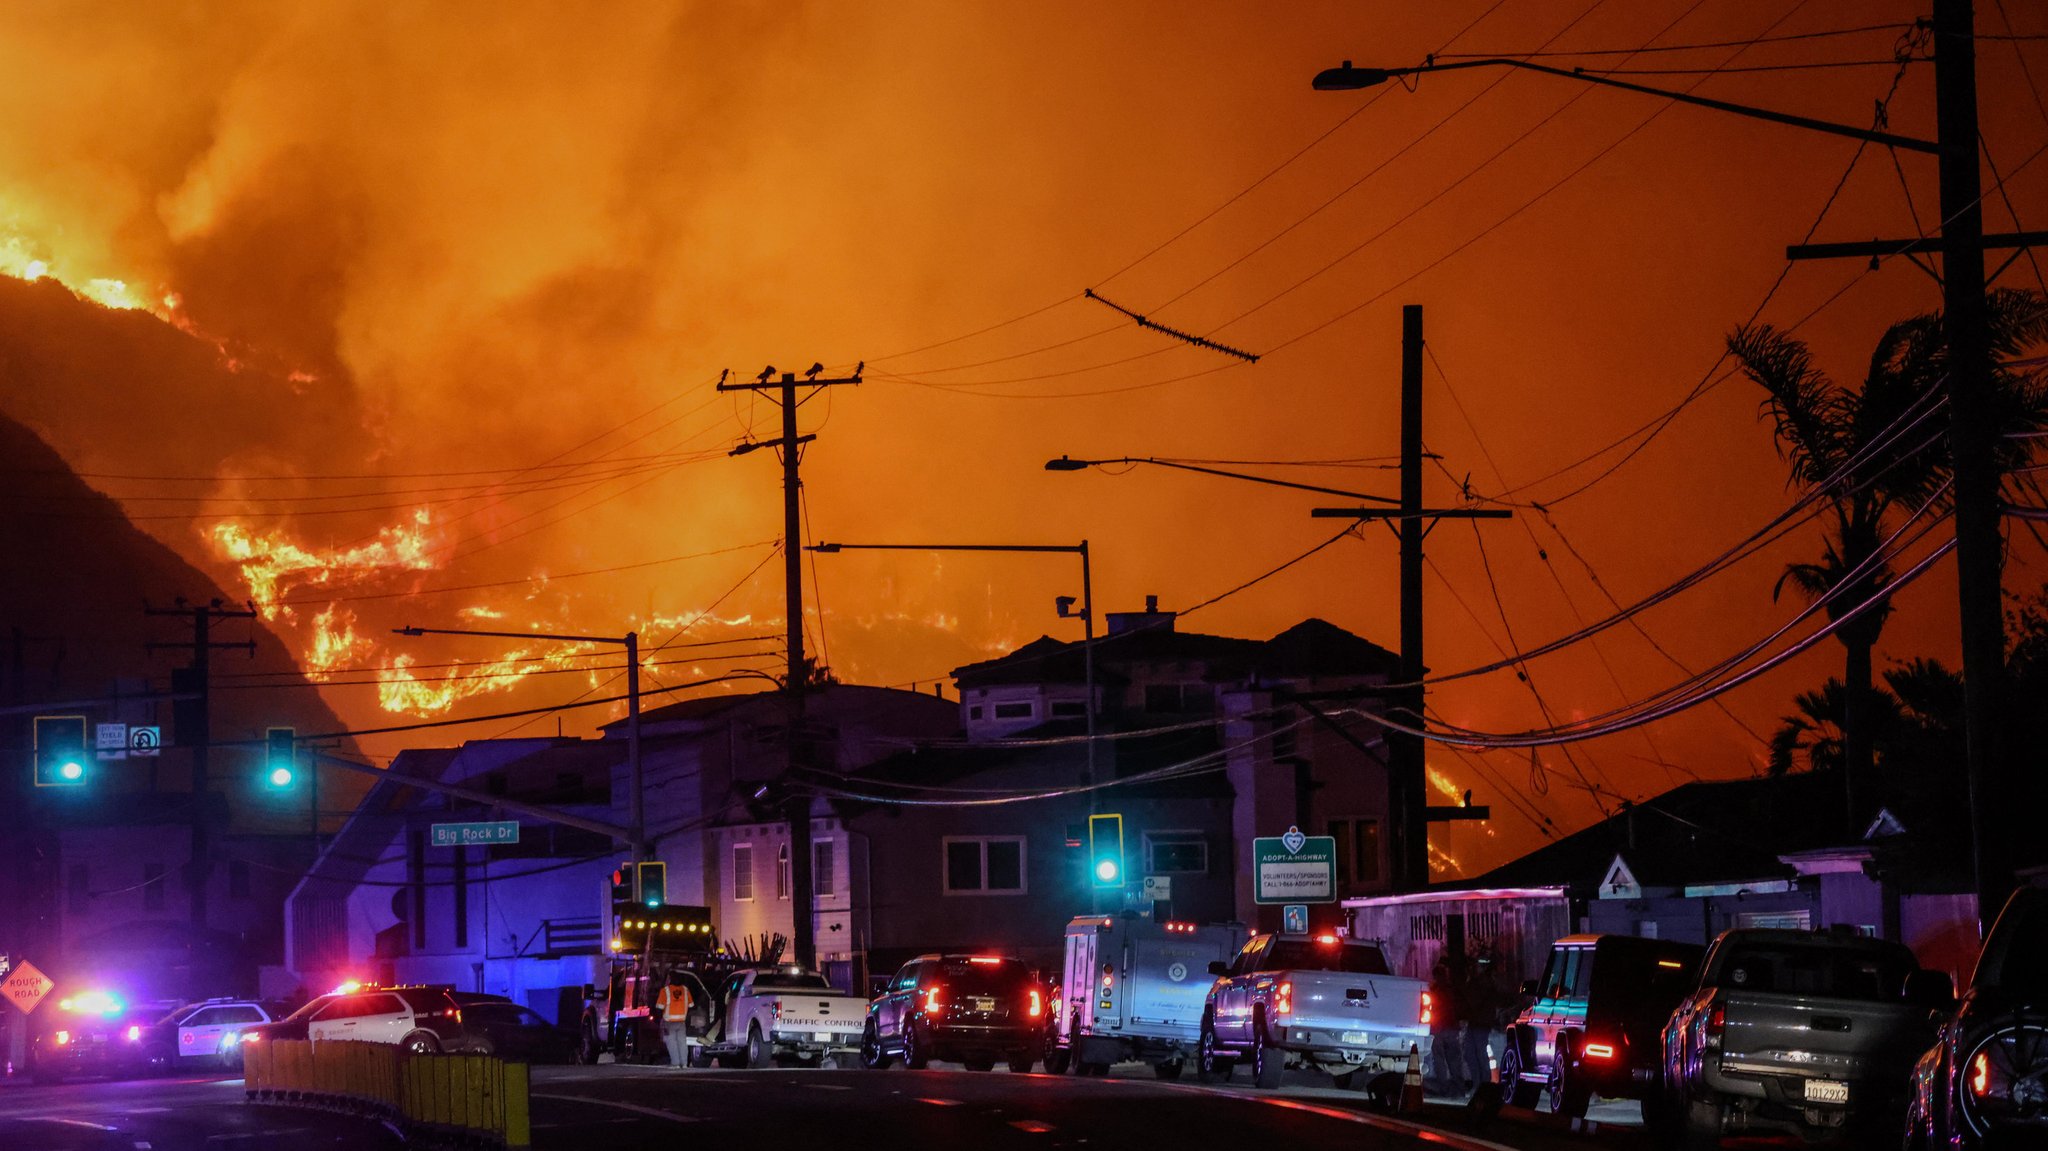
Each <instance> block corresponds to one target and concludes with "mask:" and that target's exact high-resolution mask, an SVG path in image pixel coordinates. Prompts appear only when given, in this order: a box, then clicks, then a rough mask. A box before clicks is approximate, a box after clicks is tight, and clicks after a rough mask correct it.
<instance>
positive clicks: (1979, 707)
mask: <svg viewBox="0 0 2048 1151" xmlns="http://www.w3.org/2000/svg"><path fill="white" fill-rule="evenodd" d="M1926 27H1927V28H1928V29H1929V30H1930V32H1931V33H1932V36H1931V40H1932V43H1933V46H1934V53H1933V63H1934V105H1935V109H1934V111H1935V116H1934V118H1935V128H1936V131H1935V136H1936V138H1935V139H1934V140H1923V139H1917V138H1915V137H1911V136H1901V135H1897V134H1895V133H1891V132H1879V131H1876V130H1873V129H1864V128H1857V127H1854V126H1852V125H1848V124H1836V123H1832V122H1830V121H1826V120H1816V119H1813V118H1811V117H1807V116H1794V115H1790V114H1788V113H1785V112H1778V111H1775V110H1772V109H1769V108H1758V107H1754V106H1752V105H1748V104H1737V103H1733V102H1731V101H1727V100H1715V99H1712V98H1709V97H1705V96H1695V95H1692V94H1691V93H1687V92H1674V91H1670V90H1668V89H1664V88H1653V87H1650V86H1648V85H1644V84H1633V83H1629V82H1627V81H1624V80H1617V79H1614V78H1612V77H1609V76H1601V75H1595V74H1591V73H1588V72H1585V71H1582V70H1578V69H1571V70H1567V69H1563V68H1552V67H1549V66H1547V65H1543V64H1537V63H1534V62H1533V61H1529V60H1516V59H1510V58H1501V57H1494V58H1488V59H1481V60H1456V61H1451V62H1449V63H1444V64H1439V63H1437V62H1436V61H1435V60H1434V59H1428V60H1425V62H1424V63H1422V64H1420V65H1417V66H1414V67H1408V68H1355V67H1353V66H1352V64H1351V62H1350V61H1349V60H1346V61H1345V62H1344V63H1343V65H1342V66H1340V67H1336V68H1328V69H1325V70H1323V71H1322V72H1319V73H1317V74H1316V77H1315V79H1314V81H1313V84H1312V86H1313V87H1314V88H1315V90H1317V91H1319V92H1342V91H1352V90H1356V89H1359V88H1369V87H1372V86H1374V85H1377V84H1384V83H1386V82H1387V81H1388V80H1390V79H1393V78H1395V77H1399V76H1414V75H1420V74H1422V73H1425V72H1448V71H1453V70H1457V69H1464V68H1486V67H1500V68H1520V69H1522V70H1524V71H1528V72H1541V73H1543V74H1545V75H1549V76H1562V77H1565V78H1567V79H1571V80H1580V81H1583V82H1585V83H1588V84H1600V85H1604V86H1606V87H1609V88H1620V89H1623V90H1625V91H1630V92H1641V93H1643V94H1645V95H1651V96H1659V97H1662V98H1664V99H1666V100H1675V101H1678V102H1680V103H1684V104H1693V105H1697V106H1699V107H1703V108H1712V109H1714V110H1716V111H1721V112H1732V113H1734V114H1735V115H1738V116H1746V117H1748V118H1750V119H1754V120H1765V121H1769V122H1771V123H1776V124H1785V125H1789V126H1791V127H1795V128H1805V129H1807V130H1809V131H1814V132H1822V133H1826V134H1828V135H1832V136H1844V137H1847V138H1849V139H1852V140H1862V141H1866V142H1869V143H1874V144H1883V145H1885V146H1886V147H1890V148H1903V149H1905V150H1907V151H1911V152H1921V153H1926V154H1929V155H1933V156H1935V157H1936V159H1937V163H1938V167H1939V179H1940V205H1939V210H1938V212H1937V216H1936V218H1937V221H1938V227H1939V231H1940V238H1939V241H1938V243H1939V248H1940V251H1941V257H1942V260H1941V262H1942V276H1941V287H1942V322H1943V328H1944V329H1945V333H1944V334H1945V336H1946V339H1947V342H1948V345H1949V356H1950V361H1951V367H1950V370H1949V372H1948V378H1947V392H1948V399H1949V435H1948V439H1949V458H1950V468H1951V471H1952V472H1953V475H1954V484H1955V495H1954V500H1955V517H1956V593H1957V601H1958V603H1957V617H1958V628H1957V630H1958V632H1959V637H1960V639H1961V641H1962V656H1963V687H1964V691H1963V712H1964V717H1963V726H1964V741H1963V744H1964V758H1965V762H1966V766H1967V775H1968V780H1969V803H1970V832H1971V866H1972V870H1973V871H1974V873H1975V880H1976V886H1977V897H1978V914H1979V917H1980V920H1981V921H1982V925H1983V926H1984V927H1985V928H1987V929H1988V928H1989V926H1990V917H1991V916H1992V915H1994V914H1995V913H1996V910H1997V909H1998V908H1999V907H2000V906H2002V905H2003V903H2004V901H2005V894H2006V892H2008V891H2010V890H2011V888H2012V882H2013V876H2012V866H2013V861H2012V858H2011V852H2010V846H2011V840H2012V825H2011V823H2010V822H2009V820H2010V815H2009V813H2008V812H2006V811H2004V810H2001V809H2000V808H1999V807H1998V804H1997V801H1996V800H1995V799H1994V798H1993V797H1994V796H1997V795H1999V794H2001V793H2002V792H2004V790H2005V785H2006V784H2007V782H2008V778H2009V775H2010V771H2009V768H2008V766H2007V763H2006V760H2007V758H2008V757H2009V756H2010V755H2011V753H2012V748H2011V747H2010V746H2009V741H2008V739H2007V737H2006V734H2005V732H2004V730H2003V729H2004V723H2003V721H2002V720H2001V718H2000V716H1999V714H1998V706H1999V705H1998V700H1999V698H2000V697H2001V695H2002V693H2003V691H2004V685H2003V682H2002V681H2003V680H2004V678H2005V664H2004V661H2005V620H2004V617H2003V615H2002V612H2003V602H2002V595H2003V591H2002V587H2001V577H2000V569H2001V567H2002V565H2003V562H2004V554H2003V548H2004V541H2003V538H2002V536H2001V534H2000V517H2001V515H2002V513H2001V510H2000V507H1999V476H1998V473H1997V471H1996V469H1995V468H1994V467H1993V465H1992V455H1993V453H1992V451H1991V448H1992V446H1993V444H1994V442H1995V441H1994V438H1993V436H1994V429H1993V426H1992V415H1991V412H1990V408H1991V402H1990V396H1989V395H1988V394H1987V393H1988V392H1989V390H1990V366H1991V351H1990V336H1989V331H1988V327H1987V318H1986V315H1985V306H1984V289H1985V276H1984V252H1985V250H1986V249H1988V248H1994V247H1995V248H2013V247H2022V246H2027V245H2031V244H2038V243H2040V242H2041V241H2042V237H2041V236H2040V234H2039V233H2024V232H2021V233H2005V234H1999V235H1986V234H1985V233H1984V216H1983V199H1984V196H1983V190H1982V176H1981V174H1980V173H1979V171H1978V127H1977V54H1976V15H1975V13H1974V11H1973V9H1972V3H1971V0H1933V11H1932V14H1931V18H1930V19H1928V21H1927V23H1926ZM1915 250H1925V243H1924V238H1923V239H1922V240H1896V241H1893V240H1885V241H1872V242H1871V243H1869V244H1831V245H1821V246H1818V247H1808V246H1797V247H1793V248H1788V249H1787V250H1786V255H1787V257H1788V258H1791V259H1809V258H1827V257H1832V256H1871V257H1873V258H1875V257H1878V256H1883V255H1889V254H1893V253H1898V252H1906V251H1915Z"/></svg>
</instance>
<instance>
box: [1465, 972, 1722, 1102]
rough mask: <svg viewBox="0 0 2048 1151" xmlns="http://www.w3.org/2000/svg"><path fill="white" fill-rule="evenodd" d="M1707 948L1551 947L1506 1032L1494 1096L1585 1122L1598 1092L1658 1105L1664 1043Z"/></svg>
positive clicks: (1529, 984)
mask: <svg viewBox="0 0 2048 1151" xmlns="http://www.w3.org/2000/svg"><path fill="white" fill-rule="evenodd" d="M1705 955H1706V948H1704V947H1700V946H1698V945H1697V944H1692V943H1674V942H1671V941H1669V940H1662V939H1639V938H1637V937H1635V936H1633V935H1570V936H1566V937H1565V938H1563V939H1560V940H1558V941H1557V942H1556V943H1555V944H1553V945H1552V946H1551V950H1550V963H1549V964H1548V965H1547V966H1546V967H1545V968H1544V969H1543V978H1542V979H1539V980H1534V981H1532V982H1529V983H1525V984H1523V985H1522V995H1523V997H1524V998H1525V999H1527V1000H1528V1001H1529V1004H1528V1006H1527V1007H1524V1008H1523V1009H1522V1011H1521V1013H1520V1014H1519V1015H1517V1016H1516V1017H1515V1021H1514V1022H1513V1023H1512V1024H1510V1025H1509V1026H1508V1029H1507V1042H1506V1044H1505V1049H1504V1050H1503V1051H1502V1052H1501V1059H1500V1097H1501V1101H1502V1102H1504V1103H1508V1104H1511V1105H1513V1106H1516V1107H1533V1106H1535V1105H1536V1099H1537V1096H1538V1094H1539V1093H1542V1092H1544V1091H1546V1090H1547V1091H1548V1092H1549V1096H1550V1109H1551V1110H1552V1111H1555V1112H1557V1113H1559V1114H1561V1115H1569V1116H1571V1117H1573V1118H1581V1117H1583V1116H1584V1115H1585V1114H1586V1105H1587V1104H1588V1103H1590V1102H1591V1101H1592V1097H1593V1096H1594V1095H1595V1094H1598V1095H1602V1096H1605V1097H1607V1098H1610V1099H1645V1098H1654V1097H1655V1096H1656V1093H1657V1083H1658V1078H1657V1073H1658V1067H1659V1066H1660V1063H1661V1060H1662V1057H1663V1046H1662V1041H1661V1039H1660V1036H1661V1035H1662V1033H1663V1030H1664V1023H1665V1021H1666V1020H1668V1019H1670V1018H1671V1011H1672V1009H1673V1008H1675V1007H1677V1006H1678V1005H1679V1003H1680V1002H1682V1001H1683V1000H1684V999H1685V997H1686V995H1687V994H1689V993H1690V992H1691V991H1692V988H1693V984H1694V982H1695V981H1696V980H1697V977H1698V975H1699V968H1700V960H1701V959H1702V958H1703V957H1704V956H1705Z"/></svg>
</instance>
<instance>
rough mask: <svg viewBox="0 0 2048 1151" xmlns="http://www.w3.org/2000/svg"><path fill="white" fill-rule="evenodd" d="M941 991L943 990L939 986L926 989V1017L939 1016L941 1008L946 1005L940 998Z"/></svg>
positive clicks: (934, 985) (935, 985)
mask: <svg viewBox="0 0 2048 1151" xmlns="http://www.w3.org/2000/svg"><path fill="white" fill-rule="evenodd" d="M941 990H942V988H940V987H939V986H938V985H937V984H933V985H932V986H930V987H927V988H925V990H924V1013H925V1014H926V1015H937V1014H938V1013H939V1008H940V1007H941V1006H943V1005H944V1003H945V1001H944V1000H943V999H941V998H940V997H939V992H940V991H941Z"/></svg>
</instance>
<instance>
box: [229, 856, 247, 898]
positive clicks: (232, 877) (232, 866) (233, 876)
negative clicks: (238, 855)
mask: <svg viewBox="0 0 2048 1151" xmlns="http://www.w3.org/2000/svg"><path fill="white" fill-rule="evenodd" d="M228 898H229V899H247V898H249V861H248V860H246V859H230V860H228Z"/></svg>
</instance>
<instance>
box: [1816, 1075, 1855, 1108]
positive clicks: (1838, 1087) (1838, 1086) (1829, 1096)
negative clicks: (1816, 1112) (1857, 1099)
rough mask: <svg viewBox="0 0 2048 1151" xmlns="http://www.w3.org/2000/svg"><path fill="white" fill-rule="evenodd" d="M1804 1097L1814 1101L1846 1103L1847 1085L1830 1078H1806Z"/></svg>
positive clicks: (1847, 1096)
mask: <svg viewBox="0 0 2048 1151" xmlns="http://www.w3.org/2000/svg"><path fill="white" fill-rule="evenodd" d="M1806 1097H1807V1099H1809V1100H1811V1101H1813V1102H1815V1103H1847V1102H1848V1101H1849V1085H1848V1084H1847V1083H1837V1082H1835V1081H1834V1080H1832V1079H1808V1080H1807V1081H1806Z"/></svg>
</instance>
